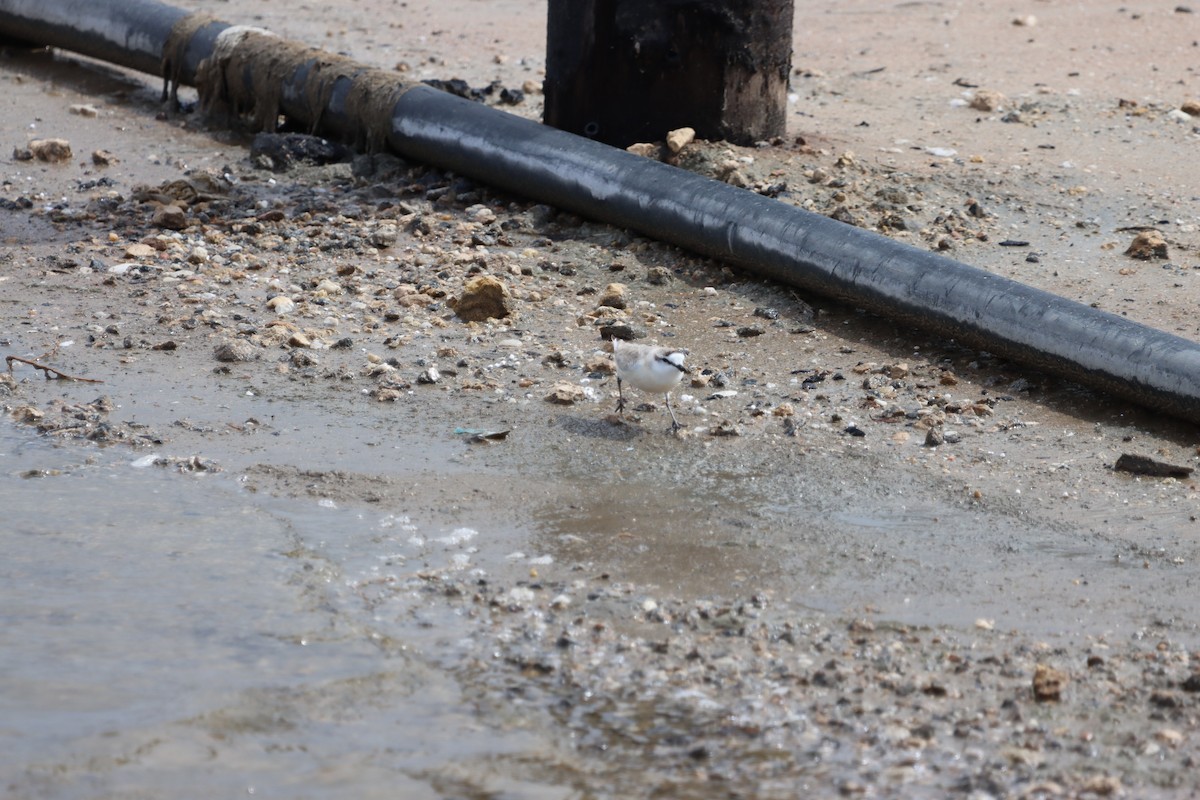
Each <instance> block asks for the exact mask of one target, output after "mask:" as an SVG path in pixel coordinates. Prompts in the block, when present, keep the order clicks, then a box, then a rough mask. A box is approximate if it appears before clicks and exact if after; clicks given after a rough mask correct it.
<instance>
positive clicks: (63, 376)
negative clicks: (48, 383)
mask: <svg viewBox="0 0 1200 800" xmlns="http://www.w3.org/2000/svg"><path fill="white" fill-rule="evenodd" d="M4 360H5V362H7V363H8V371H9V372H12V371H13V362H14V361H20V362H21V363H22V364H28V365H29V366H31V367H33V368H34V369H40V370H41V371H42V374H44V375H45V376H46V380H50V378H51V376H53V377H55V378H57V379H59V380H63V381H81V382H83V383H104V381H101V380H97V379H96V378H81V377H79V376H78V375H68V374H67V373H65V372H63V371H61V370H57V369H55V368H54V367H48V366H46V365H45V364H39V363H38V362H36V361H33V360H32V359H28V358H21V357H20V356H5V357H4Z"/></svg>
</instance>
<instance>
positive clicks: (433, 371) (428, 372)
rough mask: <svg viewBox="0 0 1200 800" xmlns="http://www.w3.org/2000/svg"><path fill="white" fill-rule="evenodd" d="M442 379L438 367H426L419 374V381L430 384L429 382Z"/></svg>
mask: <svg viewBox="0 0 1200 800" xmlns="http://www.w3.org/2000/svg"><path fill="white" fill-rule="evenodd" d="M441 379H442V373H441V372H439V371H438V368H437V367H426V368H425V369H424V370H422V372H421V374H420V375H418V376H417V383H420V384H424V385H426V386H428V385H429V384H433V383H437V382H438V381H440V380H441Z"/></svg>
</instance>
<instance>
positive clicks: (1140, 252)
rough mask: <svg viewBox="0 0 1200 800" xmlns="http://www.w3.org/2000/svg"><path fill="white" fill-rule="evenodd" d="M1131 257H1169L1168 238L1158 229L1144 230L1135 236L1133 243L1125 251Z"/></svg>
mask: <svg viewBox="0 0 1200 800" xmlns="http://www.w3.org/2000/svg"><path fill="white" fill-rule="evenodd" d="M1125 255H1127V256H1129V257H1130V258H1137V259H1141V260H1142V261H1147V260H1149V259H1151V258H1163V259H1165V258H1167V240H1166V239H1164V238H1163V237H1162V234H1161V233H1159V232H1158V231H1142V232H1141V233H1139V234H1138V235H1137V236H1135V237H1133V243H1132V244H1130V245H1129V249H1128V250H1126V251H1125Z"/></svg>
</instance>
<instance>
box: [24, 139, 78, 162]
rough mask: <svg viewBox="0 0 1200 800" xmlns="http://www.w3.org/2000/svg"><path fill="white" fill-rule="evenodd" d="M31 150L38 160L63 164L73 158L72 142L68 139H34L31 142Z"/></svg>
mask: <svg viewBox="0 0 1200 800" xmlns="http://www.w3.org/2000/svg"><path fill="white" fill-rule="evenodd" d="M29 152H30V153H31V154H32V155H33V157H34V158H36V159H37V160H38V161H46V162H49V163H52V164H61V163H62V162H64V161H70V160H71V155H72V154H71V143H70V142H68V141H67V140H66V139H34V140H33V141H32V142H30V143H29Z"/></svg>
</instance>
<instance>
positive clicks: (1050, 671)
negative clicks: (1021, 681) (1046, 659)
mask: <svg viewBox="0 0 1200 800" xmlns="http://www.w3.org/2000/svg"><path fill="white" fill-rule="evenodd" d="M1070 680H1071V679H1070V677H1069V676H1068V675H1067V673H1065V672H1063V671H1062V670H1060V669H1055V668H1054V667H1048V666H1046V665H1045V664H1038V665H1037V667H1036V668H1035V669H1034V671H1033V699H1035V700H1037V701H1038V702H1039V703H1047V702H1058V701H1059V700H1061V699H1062V693H1063V689H1065V688H1067V684H1068V683H1070Z"/></svg>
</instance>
